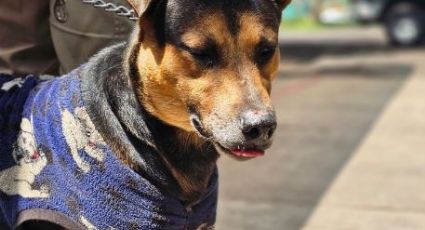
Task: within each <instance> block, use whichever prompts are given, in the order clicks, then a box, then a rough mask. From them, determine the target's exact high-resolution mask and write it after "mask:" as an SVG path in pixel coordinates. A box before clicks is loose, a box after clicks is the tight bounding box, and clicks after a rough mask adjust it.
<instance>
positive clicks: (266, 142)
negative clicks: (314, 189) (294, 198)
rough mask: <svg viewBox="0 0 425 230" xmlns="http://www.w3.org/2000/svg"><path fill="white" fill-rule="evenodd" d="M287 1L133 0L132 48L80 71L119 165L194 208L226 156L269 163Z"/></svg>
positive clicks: (97, 123) (90, 110) (90, 108)
mask: <svg viewBox="0 0 425 230" xmlns="http://www.w3.org/2000/svg"><path fill="white" fill-rule="evenodd" d="M289 1H290V0H140V1H136V0H134V1H131V2H132V3H133V5H134V8H135V9H137V13H138V14H139V15H140V20H139V21H138V22H137V26H136V28H135V31H134V33H133V35H132V37H131V39H130V40H129V42H128V43H126V44H119V45H116V46H113V47H110V48H107V49H105V50H103V51H102V52H100V53H99V54H98V55H96V56H95V57H94V58H92V59H91V60H90V62H89V63H87V64H85V65H84V66H83V67H81V68H80V69H78V70H77V72H78V75H79V76H80V78H81V92H82V98H83V99H84V102H85V104H86V111H87V114H88V115H89V117H90V118H91V120H92V122H93V124H94V127H96V129H97V131H98V132H99V133H100V135H101V136H102V137H103V140H104V142H105V143H107V145H108V146H110V147H111V149H112V150H113V152H114V153H115V154H116V156H117V157H118V158H119V159H120V160H121V162H123V163H124V164H126V165H128V166H130V167H131V168H132V169H133V170H134V171H135V172H137V173H138V174H139V175H142V176H143V177H144V178H146V179H147V180H148V181H149V182H150V183H151V184H153V185H155V187H157V188H159V189H160V190H161V191H164V192H166V193H167V194H171V196H173V197H176V198H178V200H180V201H181V202H182V204H183V205H184V206H185V207H186V209H187V210H191V209H192V208H193V207H195V206H196V205H198V204H199V202H200V199H202V197H203V196H204V195H205V193H207V192H208V187H209V185H210V184H211V180H212V179H211V178H212V177H214V175H215V170H216V161H217V159H218V157H219V155H220V154H228V155H230V156H233V157H234V158H237V159H241V160H243V159H250V158H255V157H259V156H263V155H264V151H265V150H266V149H267V148H269V147H270V145H271V143H272V137H273V133H274V131H275V129H276V117H275V112H274V110H273V107H272V104H271V100H270V91H271V84H272V80H273V79H274V78H275V76H276V74H277V70H278V66H279V62H280V58H279V50H278V30H279V25H280V20H281V11H282V10H283V9H284V8H285V7H286V5H287V4H288V3H289ZM215 202H216V201H215ZM194 215H196V214H194ZM31 224H32V226H33V224H34V223H31ZM205 226H207V225H205ZM208 226H209V225H208ZM188 228H190V227H188Z"/></svg>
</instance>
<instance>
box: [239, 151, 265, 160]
mask: <svg viewBox="0 0 425 230" xmlns="http://www.w3.org/2000/svg"><path fill="white" fill-rule="evenodd" d="M232 153H233V154H234V155H235V156H238V157H245V158H256V157H262V156H264V151H261V150H232Z"/></svg>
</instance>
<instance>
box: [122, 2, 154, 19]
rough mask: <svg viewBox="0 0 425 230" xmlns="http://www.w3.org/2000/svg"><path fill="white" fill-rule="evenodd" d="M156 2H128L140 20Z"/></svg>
mask: <svg viewBox="0 0 425 230" xmlns="http://www.w3.org/2000/svg"><path fill="white" fill-rule="evenodd" d="M154 1H155V0H127V2H128V4H130V5H131V7H133V9H134V11H136V14H137V16H138V17H139V18H140V17H142V16H143V14H144V13H145V12H146V11H147V10H148V8H149V6H150V5H151V4H152V2H154Z"/></svg>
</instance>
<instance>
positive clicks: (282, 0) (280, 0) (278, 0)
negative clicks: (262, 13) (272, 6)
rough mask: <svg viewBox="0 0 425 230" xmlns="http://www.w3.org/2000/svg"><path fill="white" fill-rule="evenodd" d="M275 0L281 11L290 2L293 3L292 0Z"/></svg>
mask: <svg viewBox="0 0 425 230" xmlns="http://www.w3.org/2000/svg"><path fill="white" fill-rule="evenodd" d="M274 1H275V2H276V3H277V5H278V7H279V10H281V11H282V10H284V9H285V8H286V7H287V6H288V5H289V3H291V0H274Z"/></svg>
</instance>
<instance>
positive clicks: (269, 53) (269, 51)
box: [255, 45, 276, 66]
mask: <svg viewBox="0 0 425 230" xmlns="http://www.w3.org/2000/svg"><path fill="white" fill-rule="evenodd" d="M275 51H276V46H272V45H262V46H259V47H258V48H257V52H256V54H255V62H256V63H257V64H258V65H260V66H263V65H265V64H266V63H267V62H269V61H270V59H271V58H272V57H273V54H274V53H275Z"/></svg>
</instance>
